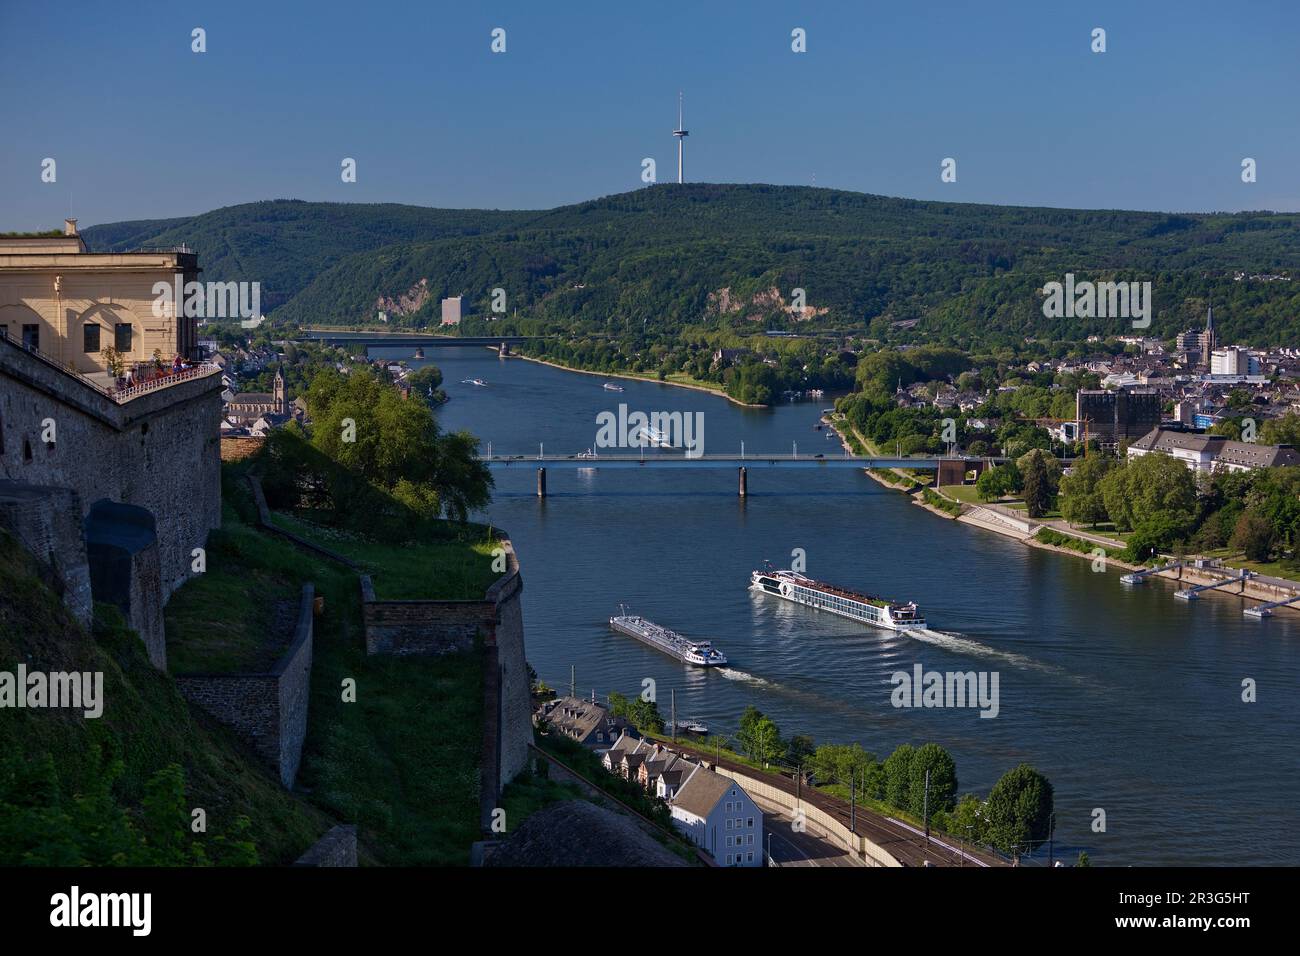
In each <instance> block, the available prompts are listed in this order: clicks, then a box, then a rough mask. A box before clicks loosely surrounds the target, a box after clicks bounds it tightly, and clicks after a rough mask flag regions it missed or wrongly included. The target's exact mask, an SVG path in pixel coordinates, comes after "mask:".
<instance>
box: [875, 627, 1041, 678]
mask: <svg viewBox="0 0 1300 956" xmlns="http://www.w3.org/2000/svg"><path fill="white" fill-rule="evenodd" d="M899 633H900V634H904V635H906V636H907V637H910V638H912V639H913V640H917V641H923V642H924V643H926V644H933V645H934V646H935V647H941V648H943V649H944V650H946V651H952V652H953V653H954V654H965V655H966V656H968V657H988V658H994V659H996V660H1003V661H1006V662H1007V663H1009V664H1014V665H1015V666H1017V667H1023V668H1025V669H1026V670H1036V671H1043V672H1045V673H1050V674H1057V673H1061V672H1062V671H1061V669H1060V668H1059V667H1054V666H1052V665H1051V664H1043V663H1041V662H1040V661H1036V660H1034V659H1033V658H1032V657H1026V656H1025V655H1024V654H1017V653H1015V652H1014V651H1003V650H999V649H998V648H996V647H989V646H988V645H987V644H981V643H980V642H979V641H976V640H972V639H971V638H969V637H966V636H964V635H962V634H956V633H953V632H952V631H934V630H931V629H930V628H928V627H914V628H909V629H908V630H905V631H900V632H899Z"/></svg>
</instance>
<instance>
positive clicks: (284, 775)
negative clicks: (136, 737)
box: [176, 584, 316, 787]
mask: <svg viewBox="0 0 1300 956" xmlns="http://www.w3.org/2000/svg"><path fill="white" fill-rule="evenodd" d="M315 596H316V591H315V588H314V587H312V585H310V584H305V585H303V589H302V598H301V601H300V602H299V605H298V622H297V625H296V627H295V630H294V638H293V643H292V644H291V645H290V646H289V649H288V650H287V651H285V653H284V655H283V656H282V657H281V658H280V660H279V661H278V662H277V663H276V665H275V667H273V668H272V669H271V670H270V671H269V672H267V673H263V674H184V675H177V676H176V684H177V686H178V687H179V688H180V690H181V693H182V694H184V695H185V697H186V699H188V700H190V701H191V702H193V703H194V704H196V705H197V706H199V707H201V708H202V709H203V710H205V711H206V712H208V713H209V714H211V715H212V716H213V717H215V718H216V719H217V720H219V721H221V722H222V723H223V724H226V725H227V726H229V727H231V728H232V729H233V730H234V731H235V732H236V733H237V734H238V735H239V736H240V737H242V738H243V739H244V740H245V741H247V742H248V743H249V744H250V745H251V746H252V747H253V749H254V750H256V751H257V753H258V754H259V755H261V756H262V757H263V758H265V759H266V760H267V761H268V762H269V763H271V764H272V765H273V766H274V767H275V768H276V771H277V772H278V773H279V775H280V782H281V783H283V784H284V785H285V786H286V787H292V786H293V781H294V779H295V778H296V777H297V775H298V765H299V763H300V762H301V760H302V745H303V741H304V740H305V739H306V736H307V704H308V700H309V698H310V696H311V665H312V625H313V618H312V614H313V611H314V604H315Z"/></svg>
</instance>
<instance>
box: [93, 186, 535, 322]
mask: <svg viewBox="0 0 1300 956" xmlns="http://www.w3.org/2000/svg"><path fill="white" fill-rule="evenodd" d="M537 215H538V213H536V212H523V213H519V212H498V211H496V210H491V209H428V208H426V207H424V206H403V205H398V204H395V203H384V204H363V203H329V202H302V201H300V200H294V199H277V200H268V201H265V202H254V203H246V204H244V205H242V206H227V207H225V208H224V209H215V210H213V211H212V212H206V213H203V214H202V215H198V216H189V217H185V218H180V219H142V220H137V221H134V222H115V223H108V224H106V225H102V226H91V227H90V228H88V229H85V230H83V232H82V234H83V237H84V238H85V240H86V244H87V245H88V246H89V247H90V248H91V250H93V251H95V252H124V251H128V250H131V249H139V248H171V247H172V246H179V245H181V244H187V245H189V247H190V248H191V249H193V250H194V251H195V252H196V253H198V256H199V265H200V267H201V268H202V269H203V279H204V280H213V281H228V280H235V281H247V282H260V283H261V293H262V307H263V308H264V309H266V310H267V311H271V310H274V309H275V308H276V307H278V306H281V305H283V304H284V303H286V302H288V301H289V300H291V299H292V298H293V297H294V296H295V295H297V294H298V293H299V292H301V291H302V290H303V288H304V287H305V286H306V285H308V284H309V283H310V282H311V281H312V280H313V279H314V278H316V276H318V275H320V274H321V273H322V272H324V271H325V270H326V269H328V268H329V267H330V266H332V265H333V264H334V263H336V262H338V261H339V260H341V259H343V258H345V257H346V256H348V255H351V254H353V253H357V252H363V251H368V250H374V249H379V248H381V247H383V246H386V245H390V244H392V243H406V242H415V241H424V242H428V241H430V240H434V239H441V238H445V237H448V236H476V235H481V234H483V233H486V232H492V231H495V230H498V229H500V228H501V227H503V226H506V225H512V224H515V223H518V222H522V221H525V220H527V219H529V218H532V217H535V216H537ZM373 297H374V296H373V295H372V296H371V298H373ZM371 317H372V318H373V314H372V316H371Z"/></svg>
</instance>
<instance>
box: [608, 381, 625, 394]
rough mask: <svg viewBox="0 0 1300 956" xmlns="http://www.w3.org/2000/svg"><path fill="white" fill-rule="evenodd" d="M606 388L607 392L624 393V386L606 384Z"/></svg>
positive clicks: (611, 383)
mask: <svg viewBox="0 0 1300 956" xmlns="http://www.w3.org/2000/svg"><path fill="white" fill-rule="evenodd" d="M604 388H605V391H607V392H621V391H623V386H622V385H615V384H614V383H613V382H606V383H605V385H604Z"/></svg>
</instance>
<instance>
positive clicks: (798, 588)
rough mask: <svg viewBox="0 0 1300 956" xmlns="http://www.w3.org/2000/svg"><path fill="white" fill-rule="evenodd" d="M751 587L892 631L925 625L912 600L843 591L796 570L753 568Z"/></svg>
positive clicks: (754, 589) (752, 589) (753, 589)
mask: <svg viewBox="0 0 1300 956" xmlns="http://www.w3.org/2000/svg"><path fill="white" fill-rule="evenodd" d="M749 588H750V590H751V591H761V592H763V593H764V594H774V595H776V596H777V597H779V598H785V599H786V600H787V601H793V602H794V603H795V604H806V605H808V607H815V608H817V609H818V610H820V611H830V612H831V613H832V614H838V615H840V616H841V617H847V618H851V619H852V620H854V621H862V622H863V623H864V624H871V625H874V626H875V627H884V628H888V629H889V630H891V631H907V630H911V629H913V628H923V627H925V618H923V617H922V616H921V613H920V611H918V610H917V608H916V604H915V603H908V604H898V603H896V602H894V601H886V600H885V599H883V598H878V597H871V596H870V595H868V594H858V593H857V592H856V591H846V590H844V589H843V588H837V587H835V586H834V585H831V584H825V583H824V582H822V581H814V580H813V579H812V578H810V577H807V576H805V575H803V574H800V573H799V572H797V571H772V570H768V571H755V572H754V573H753V574H751V575H750V580H749Z"/></svg>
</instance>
